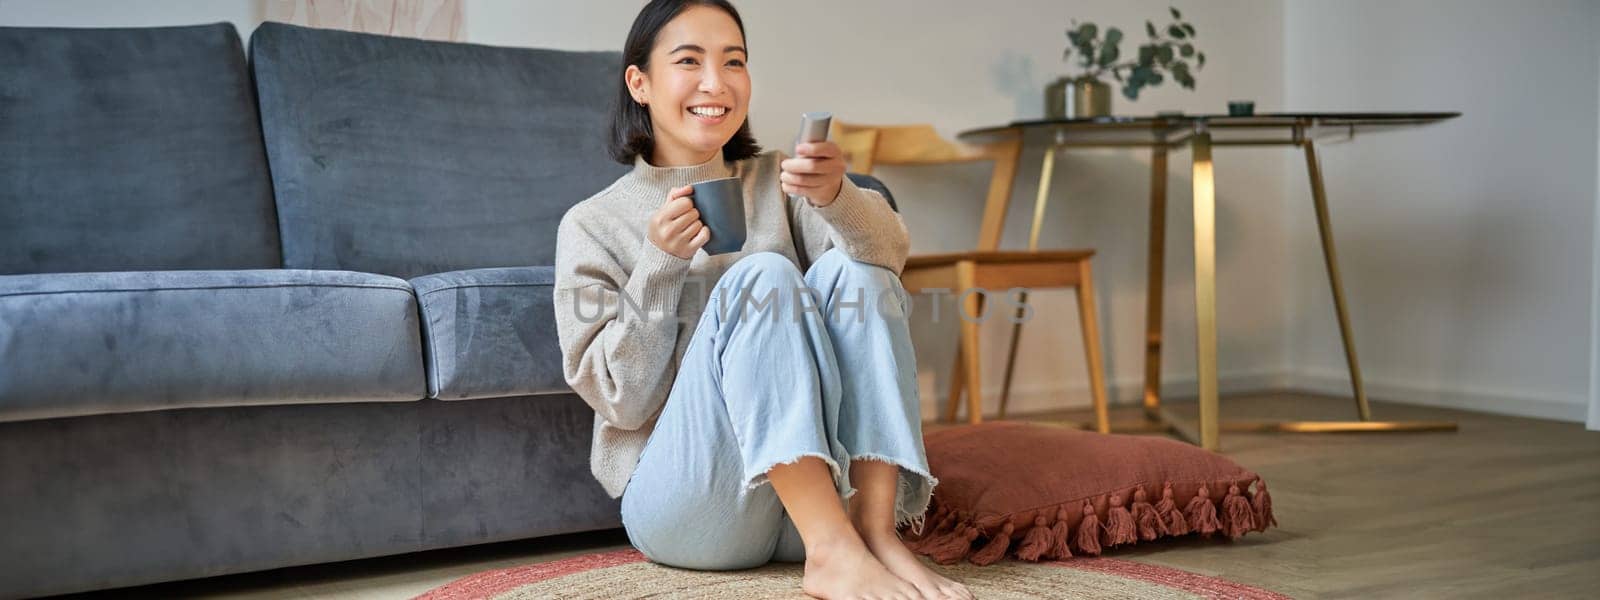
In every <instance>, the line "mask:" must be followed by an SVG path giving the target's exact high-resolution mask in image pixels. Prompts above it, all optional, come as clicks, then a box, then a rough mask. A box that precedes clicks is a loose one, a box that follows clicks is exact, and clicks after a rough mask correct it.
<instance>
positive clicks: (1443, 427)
mask: <svg viewBox="0 0 1600 600" xmlns="http://www.w3.org/2000/svg"><path fill="white" fill-rule="evenodd" d="M1202 136H1204V137H1205V138H1206V139H1203V140H1202V139H1201V137H1202ZM1209 138H1210V136H1209V135H1205V134H1200V135H1196V136H1195V138H1194V140H1193V143H1194V152H1195V156H1194V160H1195V173H1194V186H1195V298H1196V311H1197V313H1198V315H1197V317H1198V319H1197V320H1198V321H1199V322H1200V323H1201V325H1200V328H1201V329H1200V330H1201V336H1202V339H1201V341H1200V344H1201V345H1200V353H1201V354H1200V362H1201V367H1200V380H1201V389H1200V428H1199V431H1196V430H1195V429H1194V428H1193V427H1192V426H1190V425H1188V424H1187V423H1185V422H1184V421H1182V420H1181V419H1177V418H1175V417H1173V416H1172V415H1171V414H1170V413H1167V412H1166V411H1165V410H1163V409H1162V408H1161V402H1160V396H1159V386H1160V376H1161V374H1160V370H1159V362H1158V361H1159V360H1160V353H1159V352H1160V350H1159V344H1160V338H1159V332H1160V329H1159V319H1160V309H1159V306H1160V304H1159V303H1160V297H1161V296H1160V290H1159V289H1152V290H1151V292H1150V296H1149V297H1150V300H1149V302H1150V303H1151V304H1152V305H1153V310H1152V311H1151V312H1150V313H1149V314H1147V315H1146V319H1147V320H1154V321H1153V322H1155V323H1157V325H1154V326H1151V325H1149V324H1148V323H1149V321H1147V329H1148V330H1149V331H1150V332H1152V333H1151V334H1150V335H1151V338H1150V339H1151V340H1153V342H1147V343H1149V344H1151V345H1152V346H1153V347H1154V348H1155V350H1153V351H1151V353H1150V354H1147V355H1146V358H1145V360H1146V375H1145V412H1146V414H1147V415H1148V422H1147V423H1146V425H1147V426H1149V427H1154V428H1156V429H1163V428H1164V429H1167V430H1170V431H1172V432H1173V433H1175V434H1177V435H1178V436H1179V437H1182V438H1184V439H1187V440H1189V441H1191V442H1194V441H1196V440H1199V442H1200V443H1201V445H1202V446H1204V447H1206V448H1207V449H1209V450H1215V449H1216V448H1215V447H1213V446H1211V445H1209V444H1207V443H1206V440H1207V439H1210V440H1215V439H1216V433H1215V431H1216V429H1215V428H1217V427H1219V426H1220V428H1221V429H1222V430H1225V431H1230V432H1255V433H1263V432H1281V433H1371V432H1420V431H1457V430H1458V426H1457V424H1456V423H1453V422H1449V421H1374V420H1372V408H1371V406H1370V405H1369V404H1368V403H1367V393H1366V389H1365V386H1364V385H1363V383H1362V380H1361V365H1360V362H1359V361H1358V360H1357V358H1356V347H1355V334H1354V332H1353V330H1352V328H1351V327H1350V313H1349V309H1348V307H1347V305H1346V302H1345V297H1344V283H1343V280H1342V279H1341V277H1340V275H1339V260H1338V254H1337V252H1336V251H1335V248H1334V240H1333V223H1332V219H1331V218H1330V217H1329V214H1328V196H1327V191H1326V188H1325V187H1324V186H1323V180H1322V165H1321V162H1320V161H1319V160H1318V158H1317V151H1316V147H1315V145H1314V144H1313V143H1312V141H1311V140H1309V139H1307V140H1305V141H1304V142H1303V144H1304V146H1305V154H1306V172H1307V174H1308V175H1309V178H1310V181H1311V200H1312V203H1313V206H1314V208H1315V209H1316V214H1317V232H1318V234H1319V236H1320V238H1321V240H1322V258H1323V262H1324V264H1325V265H1326V266H1327V269H1328V285H1329V287H1330V288H1331V290H1332V293H1333V305H1334V311H1335V313H1336V314H1337V317H1338V320H1339V335H1340V337H1341V338H1342V340H1343V342H1344V352H1345V362H1346V363H1347V364H1348V366H1349V368H1350V387H1351V390H1352V392H1354V395H1355V401H1356V414H1357V416H1358V417H1359V419H1360V420H1359V421H1272V420H1237V421H1228V422H1225V423H1218V422H1217V421H1216V410H1217V407H1216V396H1215V393H1216V392H1215V388H1214V387H1213V388H1212V389H1211V392H1210V393H1211V401H1210V409H1209V411H1210V412H1209V416H1208V408H1207V389H1206V388H1207V375H1208V371H1209V374H1210V378H1211V383H1210V385H1212V386H1214V385H1215V368H1216V367H1215V362H1214V360H1215V354H1214V352H1215V343H1216V342H1215V338H1214V337H1213V338H1212V339H1211V340H1210V342H1209V345H1210V348H1211V351H1212V352H1213V354H1212V358H1211V360H1212V361H1213V362H1211V363H1210V366H1209V369H1208V367H1207V359H1206V350H1207V346H1208V342H1207V341H1206V340H1205V339H1204V336H1205V331H1206V325H1205V319H1206V317H1207V316H1208V308H1207V307H1206V306H1205V305H1204V300H1203V298H1204V297H1205V296H1207V295H1209V296H1210V301H1211V302H1212V304H1211V305H1210V307H1209V316H1210V317H1211V318H1212V319H1215V312H1214V311H1215V304H1214V303H1215V289H1214V288H1211V289H1202V288H1203V286H1205V285H1206V284H1208V283H1214V281H1215V279H1214V277H1215V273H1214V272H1208V273H1205V279H1206V280H1207V281H1202V269H1201V267H1202V248H1201V233H1202V228H1204V229H1205V230H1206V232H1207V233H1214V221H1212V219H1213V218H1214V214H1215V213H1214V212H1212V210H1213V209H1214V207H1215V204H1214V200H1215V199H1214V197H1212V195H1211V194H1212V193H1213V191H1214V181H1213V179H1212V173H1211V153H1210V139H1209ZM1202 147H1203V148H1204V150H1203V151H1202ZM1158 156H1160V154H1159V151H1158ZM1161 158H1163V159H1164V158H1165V157H1164V156H1161ZM1202 163H1203V164H1204V167H1205V168H1204V173H1203V174H1202V169H1201V165H1202ZM1165 167H1166V162H1165V160H1160V161H1157V162H1155V163H1153V165H1152V169H1153V170H1155V169H1162V170H1164V169H1165ZM1151 177H1152V190H1151V206H1152V218H1151V228H1152V232H1151V235H1152V238H1151V249H1152V250H1151V261H1152V263H1151V282H1152V286H1155V285H1158V281H1159V279H1157V278H1158V276H1159V266H1158V265H1157V263H1156V262H1155V261H1158V260H1159V259H1160V256H1159V254H1157V252H1156V250H1155V249H1156V247H1157V238H1156V237H1155V236H1156V235H1157V232H1156V231H1155V228H1156V226H1157V224H1158V223H1160V221H1158V220H1157V219H1156V218H1155V215H1154V212H1153V211H1154V210H1155V209H1154V207H1155V206H1156V205H1157V203H1158V199H1157V197H1156V193H1157V192H1156V189H1155V183H1154V182H1155V179H1154V178H1155V177H1156V174H1155V173H1152V174H1151ZM1163 183H1164V181H1163ZM1202 188H1204V190H1205V191H1206V198H1205V199H1204V204H1205V206H1204V208H1206V209H1207V211H1206V215H1205V216H1206V220H1207V223H1205V224H1204V225H1203V224H1202V222H1201V209H1202V198H1201V190H1202ZM1163 192H1164V190H1163ZM1159 201H1160V202H1164V201H1165V198H1164V194H1163V197H1162V198H1161V199H1160V200H1159ZM1212 260H1214V256H1207V257H1205V261H1206V262H1211V261H1212ZM1211 266H1212V267H1214V266H1215V265H1214V263H1213V264H1211ZM1211 326H1212V327H1213V329H1212V335H1213V336H1214V335H1215V329H1214V327H1215V322H1214V321H1213V322H1212V324H1211ZM1152 356H1153V357H1154V358H1152ZM1151 363H1155V364H1156V365H1157V366H1156V367H1155V369H1154V370H1153V371H1152V370H1151V367H1150V364H1151ZM1152 373H1153V375H1152ZM1152 389H1155V390H1157V392H1156V393H1152V391H1151V390H1152ZM1207 425H1210V426H1211V427H1212V428H1213V429H1212V430H1211V431H1210V432H1209V433H1208V431H1207Z"/></svg>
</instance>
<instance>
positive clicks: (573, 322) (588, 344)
mask: <svg viewBox="0 0 1600 600" xmlns="http://www.w3.org/2000/svg"><path fill="white" fill-rule="evenodd" d="M576 213H578V211H571V212H569V213H568V214H567V216H566V217H565V218H563V219H562V221H561V226H560V228H559V229H558V230H557V231H558V233H557V234H556V273H555V286H554V289H555V291H554V293H555V310H556V331H557V336H558V337H559V338H560V343H561V354H562V363H563V364H562V368H563V372H564V374H565V376H566V380H567V385H570V386H572V389H573V391H575V392H577V393H578V396H580V397H582V398H583V400H584V402H585V403H587V404H588V405H589V406H590V407H591V408H593V409H594V411H595V413H597V414H599V415H600V416H601V417H603V418H604V419H605V420H606V422H608V423H610V424H611V425H612V426H613V427H617V428H620V429H629V430H632V429H638V428H640V427H642V426H643V425H644V424H645V423H646V422H647V421H649V419H650V418H651V417H652V416H654V415H655V413H656V412H657V411H658V410H660V408H661V406H662V405H663V404H665V402H666V398H667V393H668V392H669V391H670V389H671V386H672V379H673V377H672V374H673V369H674V365H673V364H672V362H673V360H674V355H675V354H674V351H675V349H676V345H677V340H678V328H679V323H678V318H677V309H678V298H679V295H680V293H681V292H682V289H683V282H684V278H685V275H686V274H687V272H688V269H689V261H688V260H685V259H682V258H678V257H676V256H673V255H671V254H668V253H667V252H665V251H663V250H661V249H660V248H657V247H656V246H655V244H652V243H650V241H649V240H648V239H645V240H640V243H641V247H639V248H638V249H637V256H638V257H639V258H638V260H637V261H636V262H635V264H634V266H633V270H632V272H624V271H623V267H622V265H620V264H618V259H617V254H618V253H617V252H615V251H612V250H610V249H607V248H605V247H604V246H603V245H602V244H601V243H600V241H599V240H598V239H596V236H595V235H594V234H593V231H592V230H591V229H590V227H595V226H598V224H592V223H584V222H582V221H583V219H582V217H581V216H580V215H578V214H576Z"/></svg>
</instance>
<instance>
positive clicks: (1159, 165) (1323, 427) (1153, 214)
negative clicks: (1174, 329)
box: [958, 112, 1461, 451]
mask: <svg viewBox="0 0 1600 600" xmlns="http://www.w3.org/2000/svg"><path fill="white" fill-rule="evenodd" d="M1460 115H1461V113H1455V112H1412V113H1347V112H1325V113H1269V114H1257V115H1251V116H1229V115H1172V114H1163V115H1157V116H1154V117H1099V118H1091V119H1044V120H1027V121H1014V122H1012V123H1009V124H1006V125H999V126H993V127H982V128H978V129H972V130H968V131H964V132H961V133H960V134H959V136H958V137H959V139H960V140H961V141H963V142H966V143H970V144H981V145H991V144H998V145H1005V146H1010V147H1011V148H1010V150H1011V156H1019V155H1020V153H1021V149H1022V148H1024V147H1031V148H1043V149H1044V152H1043V157H1044V159H1043V164H1042V165H1041V167H1040V170H1039V188H1038V194H1037V196H1036V198H1035V201H1034V207H1033V221H1032V228H1031V230H1030V232H1029V235H1028V249H1029V250H1037V249H1038V246H1039V233H1040V232H1039V229H1040V225H1041V224H1042V223H1043V217H1044V212H1045V208H1046V205H1047V204H1048V202H1049V196H1050V179H1051V177H1052V175H1053V174H1054V170H1055V159H1056V154H1057V153H1058V152H1060V151H1062V150H1069V149H1072V148H1117V147H1127V148H1149V149H1150V152H1151V161H1150V226H1149V234H1150V236H1149V255H1148V256H1149V263H1148V269H1147V270H1148V275H1149V278H1148V281H1147V287H1146V305H1145V309H1146V310H1145V333H1146V335H1145V365H1144V399H1143V408H1144V418H1145V422H1144V426H1145V427H1146V428H1155V429H1159V430H1166V431H1169V432H1171V433H1174V434H1176V435H1178V436H1179V437H1181V438H1184V439H1186V440H1187V441H1189V442H1191V443H1196V444H1199V445H1201V446H1202V447H1204V448H1206V449H1208V450H1213V451H1216V450H1220V440H1219V432H1220V431H1221V430H1222V429H1227V430H1229V431H1281V432H1303V433H1317V432H1341V431H1342V432H1356V431H1454V430H1455V429H1456V425H1455V424H1454V423H1450V422H1433V421H1376V420H1373V418H1372V410H1371V407H1370V406H1369V405H1368V403H1367V396H1366V390H1365V388H1364V387H1363V385H1362V382H1361V368H1360V364H1359V362H1358V361H1357V359H1356V347H1355V339H1354V337H1353V336H1352V333H1351V329H1350V319H1349V311H1348V310H1347V308H1346V305H1345V296H1344V290H1343V284H1342V282H1341V280H1340V276H1339V261H1338V258H1337V254H1336V253H1335V249H1334V236H1333V230H1332V225H1331V223H1330V219H1329V216H1328V198H1327V193H1326V189H1325V187H1324V185H1323V177H1322V167H1321V163H1320V161H1319V160H1318V157H1317V149H1316V148H1317V143H1318V142H1321V141H1329V140H1334V139H1337V140H1349V139H1354V138H1355V137H1356V136H1357V135H1358V134H1365V133H1372V132H1379V131H1387V130H1392V129H1397V128H1403V127H1415V126H1422V125H1428V124H1432V123H1438V122H1441V121H1445V120H1449V119H1453V118H1456V117H1459V116H1460ZM1185 146H1187V147H1188V148H1189V152H1190V159H1191V170H1192V178H1191V186H1192V188H1193V204H1194V211H1193V214H1194V223H1193V226H1194V262H1195V266H1194V293H1195V325H1196V328H1197V331H1196V340H1197V344H1198V348H1197V352H1196V361H1197V365H1196V370H1197V372H1198V379H1199V388H1200V389H1199V419H1198V422H1197V423H1190V422H1189V421H1187V420H1185V419H1181V418H1178V417H1176V416H1174V415H1173V414H1171V413H1170V412H1169V411H1167V410H1166V409H1165V408H1163V407H1162V405H1161V393H1160V389H1161V343H1162V338H1161V315H1162V313H1161V302H1162V289H1161V288H1162V282H1163V278H1164V254H1165V237H1166V213H1167V209H1166V206H1167V154H1168V153H1169V152H1170V151H1172V150H1181V149H1182V148H1184V147H1185ZM1225 146H1292V147H1299V148H1301V149H1302V152H1304V154H1305V161H1306V172H1307V175H1308V176H1309V179H1310V183H1311V200H1312V204H1313V208H1314V209H1315V211H1316V217H1317V229H1318V233H1319V234H1320V237H1321V240H1322V252H1323V261H1324V263H1325V265H1326V267H1327V272H1328V283H1329V287H1330V288H1331V290H1332V292H1333V304H1334V311H1335V313H1336V316H1337V318H1338V320H1339V333H1340V335H1341V337H1342V338H1343V340H1344V351H1345V360H1346V363H1347V364H1348V366H1349V370H1350V386H1351V391H1352V393H1353V395H1354V399H1355V404H1356V416H1357V420H1354V421H1259V420H1257V421H1242V420H1235V421H1227V422H1223V421H1221V419H1220V414H1219V409H1220V407H1219V401H1218V398H1217V302H1216V298H1217V290H1216V182H1215V178H1214V177H1213V172H1212V159H1211V155H1212V149H1213V148H1216V147H1225ZM1002 201H1003V200H1002ZM986 210H999V211H1002V212H1001V214H1003V211H1004V210H1005V208H1004V207H986ZM1016 327H1018V328H1019V329H1020V327H1021V324H1020V323H1018V324H1017V325H1016ZM1020 333H1021V332H1020V330H1014V331H1013V332H1012V337H1011V340H1012V342H1011V343H1012V348H1011V356H1012V357H1015V355H1016V344H1017V340H1018V339H1019V334H1020ZM1007 375H1008V377H1007V378H1006V379H1007V383H1008V384H1009V380H1010V377H1009V375H1010V364H1009V363H1008V366H1007ZM1007 388H1009V385H1007Z"/></svg>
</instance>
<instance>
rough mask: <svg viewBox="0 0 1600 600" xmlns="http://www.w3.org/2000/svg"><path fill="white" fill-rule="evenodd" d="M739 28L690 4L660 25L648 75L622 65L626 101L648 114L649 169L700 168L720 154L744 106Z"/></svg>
mask: <svg viewBox="0 0 1600 600" xmlns="http://www.w3.org/2000/svg"><path fill="white" fill-rule="evenodd" d="M745 60H746V56H745V49H744V36H743V35H740V33H739V25H738V24H737V23H734V22H733V17H731V16H729V15H728V13H725V12H723V11H721V10H719V9H717V8H713V7H709V6H691V7H689V8H688V9H687V10H684V11H683V12H682V13H679V14H678V16H677V17H675V18H673V19H672V21H670V22H668V23H667V25H666V27H663V28H662V29H661V31H660V33H658V34H657V35H656V44H655V47H654V48H652V49H651V50H650V66H649V70H648V72H645V71H640V70H639V68H638V67H637V66H629V67H628V71H627V74H626V77H627V79H628V88H629V90H630V91H631V92H632V93H633V97H634V100H636V101H643V102H644V103H645V105H646V106H647V107H648V108H649V110H650V122H651V124H652V125H653V126H654V135H655V153H654V156H651V157H649V158H650V162H651V163H652V164H655V165H656V166H682V165H691V164H700V163H703V162H706V161H708V160H711V158H712V157H713V156H714V155H716V154H717V153H720V152H722V146H723V144H726V143H727V142H728V140H730V139H733V134H734V133H736V132H738V131H739V126H740V125H742V124H743V123H744V121H745V116H746V114H747V113H748V112H749V107H750V73H749V71H747V70H746V68H745Z"/></svg>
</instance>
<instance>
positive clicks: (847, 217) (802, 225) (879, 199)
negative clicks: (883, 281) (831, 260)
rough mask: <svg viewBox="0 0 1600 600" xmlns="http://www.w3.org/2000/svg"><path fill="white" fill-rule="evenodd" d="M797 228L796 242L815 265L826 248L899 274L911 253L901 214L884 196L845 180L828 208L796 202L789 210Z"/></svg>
mask: <svg viewBox="0 0 1600 600" xmlns="http://www.w3.org/2000/svg"><path fill="white" fill-rule="evenodd" d="M790 209H791V210H792V211H794V222H795V223H796V224H798V225H799V227H798V229H799V232H798V233H799V235H798V237H797V239H798V240H799V241H800V243H801V244H802V245H803V246H805V248H804V250H805V256H806V257H807V259H808V263H809V261H814V260H816V259H817V257H820V256H822V253H823V252H826V251H827V250H828V249H829V248H832V247H835V246H837V247H840V248H843V249H844V251H845V253H846V254H849V255H850V258H854V259H856V260H858V261H861V262H864V263H868V264H874V265H878V266H880V267H885V268H887V269H889V270H891V271H894V272H895V273H896V274H899V273H900V271H901V270H902V269H904V268H905V265H906V256H907V255H908V254H910V252H911V236H910V234H909V233H907V231H906V224H905V221H903V220H901V218H900V213H897V212H895V210H894V209H893V208H890V207H889V202H888V201H887V200H884V199H883V196H882V195H880V194H878V193H877V192H875V191H872V190H865V189H861V188H860V187H859V186H857V185H856V184H855V182H852V181H850V178H849V177H846V178H844V183H843V185H841V186H840V188H839V196H838V197H836V198H834V200H833V202H832V203H830V204H828V205H827V206H820V207H819V206H816V205H814V204H811V202H810V201H808V200H798V201H796V202H794V204H793V205H792V206H791V207H790Z"/></svg>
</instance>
